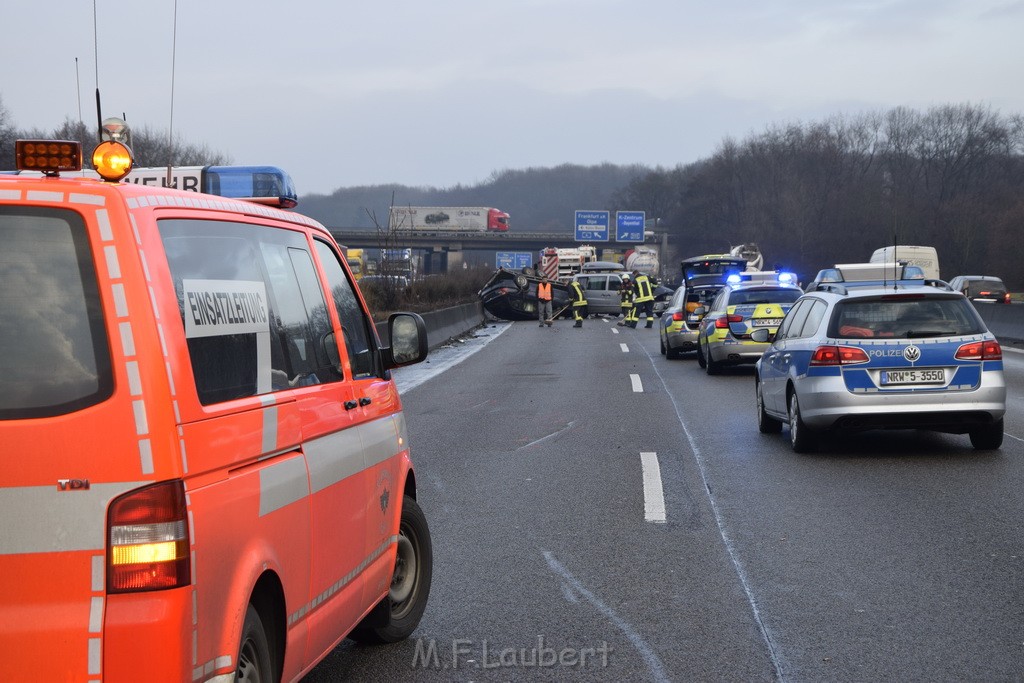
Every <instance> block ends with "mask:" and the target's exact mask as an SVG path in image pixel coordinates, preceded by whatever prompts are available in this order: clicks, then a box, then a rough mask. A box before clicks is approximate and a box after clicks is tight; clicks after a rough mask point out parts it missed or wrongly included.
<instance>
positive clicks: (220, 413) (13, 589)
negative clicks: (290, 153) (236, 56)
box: [0, 141, 432, 682]
mask: <svg viewBox="0 0 1024 683" xmlns="http://www.w3.org/2000/svg"><path fill="white" fill-rule="evenodd" d="M129 155H130V152H128V151H127V149H126V148H124V147H123V146H121V145H118V144H117V143H104V144H103V145H101V146H100V147H98V148H97V152H96V154H95V155H94V158H93V163H94V167H95V168H96V170H97V171H98V172H99V173H100V175H101V176H103V177H104V178H106V179H105V180H99V179H90V178H83V177H80V174H79V173H76V170H77V169H78V168H80V167H81V151H80V146H79V145H78V143H75V142H66V141H18V150H17V157H18V165H19V168H21V169H30V170H35V171H39V172H40V173H36V174H31V175H0V244H2V248H0V321H2V325H0V368H2V372H0V515H2V517H3V531H2V532H0V577H3V580H2V581H0V680H3V681H83V682H89V681H143V680H145V681H189V682H191V681H229V680H244V681H279V680H295V679H297V678H300V677H301V676H302V675H303V674H304V673H306V672H307V671H309V670H310V669H311V668H312V667H313V666H314V665H315V664H316V663H317V662H318V661H319V660H320V659H322V658H323V657H324V656H325V655H326V654H327V653H329V652H330V651H331V650H332V649H333V648H334V647H335V646H336V645H337V644H338V643H339V642H340V641H341V640H342V639H344V638H345V637H346V636H349V635H351V636H352V637H354V638H357V639H359V640H364V641H372V642H391V641H395V640H399V639H402V638H405V637H407V636H408V635H410V634H411V633H412V632H413V630H414V629H415V628H416V626H417V624H418V623H419V620H420V617H421V616H422V614H423V611H424V608H425V606H426V601H427V596H428V593H429V589H430V580H431V567H432V555H431V542H430V533H429V530H428V527H427V523H426V520H425V518H424V515H423V513H422V511H421V509H420V507H419V506H418V505H417V503H416V479H415V476H414V474H413V468H412V463H411V461H410V457H409V445H408V438H407V434H406V425H405V420H404V417H403V412H402V403H401V400H400V398H399V395H398V392H397V391H396V389H395V384H394V382H393V381H392V379H391V376H390V371H391V369H392V368H395V367H398V366H401V365H406V364H409V363H415V362H418V361H420V360H422V359H423V358H424V357H425V356H426V348H427V347H426V332H425V329H424V326H423V321H422V320H421V319H420V318H419V316H417V315H415V314H408V313H399V314H395V315H393V316H392V317H391V319H390V321H389V341H388V344H387V345H386V346H385V345H382V344H381V342H380V340H379V339H378V336H377V333H376V331H375V328H374V325H373V323H372V319H371V317H370V316H369V315H368V312H367V308H366V304H365V302H364V301H363V298H362V296H361V294H360V293H359V290H358V288H357V287H356V285H355V284H354V282H353V280H352V276H351V273H350V272H349V270H348V268H347V264H346V260H345V258H344V255H343V254H342V252H341V250H340V249H339V248H338V246H337V244H336V243H335V242H334V240H333V239H332V238H331V235H330V233H329V232H328V231H327V230H326V229H325V228H324V227H323V226H322V225H320V224H319V223H317V222H316V221H314V220H312V219H310V218H307V217H305V216H302V215H301V214H298V213H294V212H286V211H283V210H280V209H277V208H273V207H271V206H268V205H267V202H268V196H267V195H266V194H264V195H263V196H256V194H257V193H255V192H254V191H253V188H259V187H270V188H274V189H273V192H276V193H280V192H281V188H285V189H288V188H290V187H291V186H290V181H287V182H285V180H286V175H285V174H283V173H281V174H280V175H281V177H280V178H278V179H277V180H279V181H281V182H277V183H275V182H267V181H268V177H267V176H268V174H269V175H270V176H274V174H276V173H280V172H279V171H278V170H274V169H269V170H268V168H267V167H258V168H257V169H255V170H253V172H252V174H253V177H252V179H251V182H248V183H246V182H244V179H245V170H244V169H242V170H239V169H238V168H237V167H235V168H233V169H232V170H231V176H232V182H231V183H225V185H230V186H231V187H233V188H235V189H236V191H237V190H238V188H242V190H241V194H242V195H245V194H251V195H253V196H254V198H255V199H256V201H247V200H245V199H240V198H229V197H224V196H213V195H209V194H203V193H199V192H187V191H183V190H176V189H167V188H162V187H156V186H150V185H144V184H136V183H123V182H117V181H118V180H119V179H120V178H122V177H123V176H124V175H125V174H126V173H127V172H128V170H130V156H129ZM62 176H63V177H62ZM270 180H274V178H270ZM273 192H272V194H273ZM291 199H294V197H291ZM284 204H285V205H287V202H284Z"/></svg>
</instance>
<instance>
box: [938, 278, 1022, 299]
mask: <svg viewBox="0 0 1024 683" xmlns="http://www.w3.org/2000/svg"><path fill="white" fill-rule="evenodd" d="M949 286H950V287H951V288H952V289H953V290H954V291H957V292H961V293H962V294H963V295H964V296H966V297H967V298H968V299H970V300H971V301H984V302H986V303H993V304H1008V303H1010V293H1009V292H1008V291H1006V285H1004V284H1003V281H1002V280H1000V279H999V278H997V277H995V276H993V275H957V276H956V277H955V278H953V279H952V280H950V281H949Z"/></svg>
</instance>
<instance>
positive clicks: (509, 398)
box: [307, 319, 1024, 681]
mask: <svg viewBox="0 0 1024 683" xmlns="http://www.w3.org/2000/svg"><path fill="white" fill-rule="evenodd" d="M477 335H478V338H477V339H471V340H467V342H466V348H465V349H461V350H454V351H453V350H445V349H442V350H440V351H438V352H436V353H434V356H433V358H432V359H431V360H432V363H431V364H423V365H421V366H418V369H415V370H413V369H412V368H409V369H403V370H400V371H398V373H397V377H398V380H399V383H400V386H401V385H402V383H403V382H404V383H405V385H406V389H405V390H404V392H403V397H404V402H405V410H406V416H407V420H408V426H409V435H410V444H411V448H412V455H413V460H414V463H415V465H416V467H417V470H416V472H417V477H418V482H419V501H420V505H421V506H422V507H423V509H424V511H425V513H426V515H427V518H428V520H429V522H430V525H431V532H432V536H433V542H434V579H433V589H432V592H431V597H430V602H429V604H428V606H427V611H426V614H425V615H424V618H423V621H422V622H421V624H420V627H419V629H418V630H417V632H416V633H415V634H414V636H413V637H412V638H411V639H409V640H407V641H404V642H401V643H397V644H394V645H390V646H383V647H362V646H357V645H355V644H354V643H352V642H351V641H345V642H344V643H342V645H340V646H339V647H338V648H337V649H336V650H335V651H334V652H333V653H332V654H331V655H330V656H329V657H328V658H327V659H325V660H324V661H323V662H321V664H320V665H319V666H318V667H317V668H316V669H314V670H313V672H311V674H310V675H309V676H308V678H307V680H309V681H336V680H366V681H424V680H436V681H506V680H550V681H574V680H581V681H627V680H628V681H642V680H649V681H771V680H780V681H918V680H927V681H1010V680H1021V678H1022V676H1024V530H1022V523H1021V520H1022V493H1021V492H1022V491H1024V460H1022V458H1021V456H1022V455H1024V398H1022V397H1024V392H1022V389H1024V354H1020V353H1013V352H1010V351H1008V352H1007V353H1005V367H1006V376H1007V380H1008V383H1009V385H1010V386H1009V394H1010V398H1009V401H1008V404H1009V412H1008V415H1007V418H1006V430H1007V434H1006V439H1005V441H1004V444H1003V448H1002V450H1001V451H998V452H993V453H979V452H976V451H974V450H973V449H972V448H971V446H970V442H969V440H968V438H967V437H966V436H954V435H938V434H931V433H926V432H914V431H907V432H874V433H866V434H862V435H856V436H851V437H846V438H844V439H842V440H838V441H834V442H832V443H830V444H829V445H827V446H825V447H824V448H823V449H822V450H821V452H819V453H816V454H813V455H797V454H795V453H793V452H792V450H791V449H790V447H789V444H788V441H787V432H785V431H784V432H783V434H781V435H761V434H759V433H758V431H757V426H756V420H755V414H754V394H753V379H752V369H748V368H741V369H735V370H730V371H727V372H726V373H725V374H724V375H723V376H720V377H708V376H706V375H705V374H704V372H703V371H702V370H700V368H699V367H698V366H697V363H696V361H695V360H694V359H693V358H692V357H687V356H684V358H682V359H680V360H673V361H669V360H666V359H665V358H664V357H663V356H661V355H660V354H659V352H658V335H657V329H656V328H655V329H651V330H646V329H637V330H630V329H626V328H620V327H617V326H616V325H615V323H614V320H611V321H609V320H605V319H590V320H588V321H587V322H586V323H585V325H584V327H583V328H582V329H574V328H573V327H572V323H571V321H559V322H558V323H556V324H555V326H554V327H553V328H550V329H546V328H545V329H541V328H538V326H537V325H536V324H533V323H501V322H499V323H494V324H492V325H490V326H488V327H486V328H485V329H482V330H479V331H478V332H477ZM485 342H488V343H485ZM470 347H472V351H475V352H472V353H471V352H468V351H467V349H470ZM451 354H456V356H457V360H458V361H459V362H458V363H457V364H454V365H450V362H451V361H450V360H446V359H450V358H451V357H452V355H451ZM442 370H443V371H442ZM416 373H418V374H416Z"/></svg>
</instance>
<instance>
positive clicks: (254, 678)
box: [235, 604, 274, 683]
mask: <svg viewBox="0 0 1024 683" xmlns="http://www.w3.org/2000/svg"><path fill="white" fill-rule="evenodd" d="M235 680H236V681H238V682H239V683H273V681H274V666H273V663H272V662H271V661H270V645H269V644H268V643H267V633H266V631H264V630H263V620H262V619H260V614H259V612H257V611H256V608H255V607H253V606H252V605H251V604H250V605H249V606H248V607H246V610H245V622H244V623H243V624H242V643H241V645H239V646H238V668H237V669H235Z"/></svg>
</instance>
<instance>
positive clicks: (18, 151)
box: [14, 140, 82, 176]
mask: <svg viewBox="0 0 1024 683" xmlns="http://www.w3.org/2000/svg"><path fill="white" fill-rule="evenodd" d="M14 156H15V167H16V168H17V169H18V170H19V171H39V172H41V173H43V174H45V175H54V176H55V175H57V174H59V173H60V172H61V171H81V170H82V143H80V142H78V141H76V140H16V141H15V143H14Z"/></svg>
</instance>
